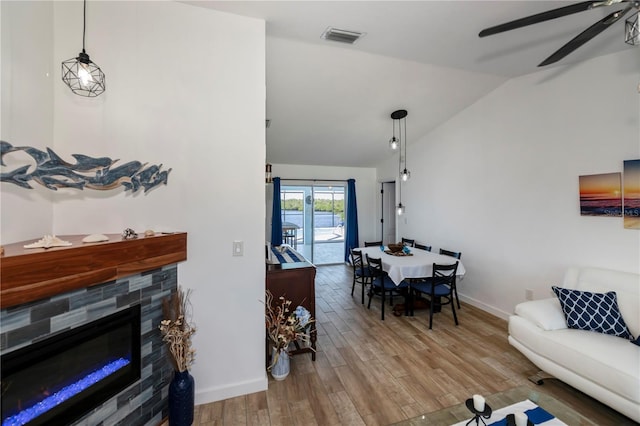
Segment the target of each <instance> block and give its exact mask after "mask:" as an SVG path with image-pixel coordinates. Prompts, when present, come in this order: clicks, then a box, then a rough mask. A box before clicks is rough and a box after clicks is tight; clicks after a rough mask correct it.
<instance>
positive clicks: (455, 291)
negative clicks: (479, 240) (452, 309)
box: [440, 248, 462, 309]
mask: <svg viewBox="0 0 640 426" xmlns="http://www.w3.org/2000/svg"><path fill="white" fill-rule="evenodd" d="M440 254H444V255H445V256H451V257H455V258H456V259H458V260H460V258H461V257H462V252H461V251H451V250H445V249H442V248H441V249H440ZM453 294H454V295H455V296H456V304H457V305H458V309H460V299H458V286H457V285H456V283H455V282H454V283H453Z"/></svg>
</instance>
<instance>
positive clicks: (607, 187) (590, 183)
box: [579, 162, 637, 217]
mask: <svg viewBox="0 0 640 426" xmlns="http://www.w3.org/2000/svg"><path fill="white" fill-rule="evenodd" d="M625 163H626V162H625ZM579 179H580V214H581V215H582V216H617V217H621V216H622V185H621V180H622V179H621V174H620V173H606V174H599V175H585V176H580V178H579ZM636 194H637V193H636ZM636 200H637V198H636Z"/></svg>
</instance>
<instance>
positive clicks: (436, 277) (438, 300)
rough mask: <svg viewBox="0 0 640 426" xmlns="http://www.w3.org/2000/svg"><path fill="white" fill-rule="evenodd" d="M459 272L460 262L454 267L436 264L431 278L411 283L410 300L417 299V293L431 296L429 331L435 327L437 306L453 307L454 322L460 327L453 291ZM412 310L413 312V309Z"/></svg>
mask: <svg viewBox="0 0 640 426" xmlns="http://www.w3.org/2000/svg"><path fill="white" fill-rule="evenodd" d="M457 271H458V262H456V263H455V264H453V265H439V264H436V263H434V264H433V273H432V275H431V278H427V279H426V280H423V281H417V282H412V283H411V293H412V294H411V296H410V300H414V299H415V297H414V296H415V293H422V294H425V295H427V296H429V330H431V327H432V326H433V310H434V309H435V307H436V304H439V305H440V306H442V305H451V311H452V312H453V320H454V321H455V323H456V325H458V317H457V315H456V307H455V303H453V294H454V293H453V289H454V288H455V283H456V273H457ZM443 300H444V301H443ZM410 309H411V310H412V311H413V307H411V308H410ZM412 313H413V312H412Z"/></svg>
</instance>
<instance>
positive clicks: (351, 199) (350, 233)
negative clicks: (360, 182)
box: [344, 179, 360, 262]
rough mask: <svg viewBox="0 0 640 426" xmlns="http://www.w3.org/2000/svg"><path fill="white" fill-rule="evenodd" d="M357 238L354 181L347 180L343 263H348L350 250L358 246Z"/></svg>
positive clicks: (356, 208) (358, 239)
mask: <svg viewBox="0 0 640 426" xmlns="http://www.w3.org/2000/svg"><path fill="white" fill-rule="evenodd" d="M359 241H360V238H358V206H357V203H356V180H355V179H349V180H347V234H346V235H345V238H344V261H345V262H348V261H349V253H350V252H351V249H352V248H356V247H359V246H360V242H359Z"/></svg>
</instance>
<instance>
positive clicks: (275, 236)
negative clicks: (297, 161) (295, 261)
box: [271, 177, 282, 246]
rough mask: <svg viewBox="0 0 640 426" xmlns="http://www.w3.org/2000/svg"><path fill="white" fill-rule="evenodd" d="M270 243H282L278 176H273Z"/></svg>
mask: <svg viewBox="0 0 640 426" xmlns="http://www.w3.org/2000/svg"><path fill="white" fill-rule="evenodd" d="M271 245H272V246H279V245H282V208H281V207H280V178H279V177H274V178H273V209H272V211H271Z"/></svg>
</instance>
